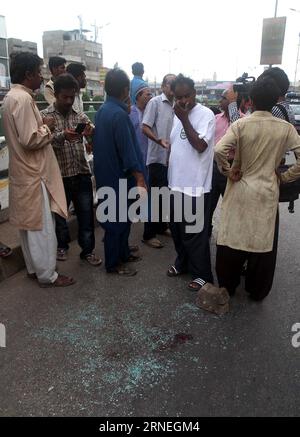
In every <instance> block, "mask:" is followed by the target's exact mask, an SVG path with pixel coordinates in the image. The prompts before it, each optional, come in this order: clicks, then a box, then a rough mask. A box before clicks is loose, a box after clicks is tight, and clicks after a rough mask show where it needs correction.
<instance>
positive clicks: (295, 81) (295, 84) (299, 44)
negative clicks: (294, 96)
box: [294, 33, 300, 90]
mask: <svg viewBox="0 0 300 437" xmlns="http://www.w3.org/2000/svg"><path fill="white" fill-rule="evenodd" d="M299 54H300V33H299V43H298V53H297V61H296V70H295V80H294V87H295V90H296V87H297V73H298V64H299Z"/></svg>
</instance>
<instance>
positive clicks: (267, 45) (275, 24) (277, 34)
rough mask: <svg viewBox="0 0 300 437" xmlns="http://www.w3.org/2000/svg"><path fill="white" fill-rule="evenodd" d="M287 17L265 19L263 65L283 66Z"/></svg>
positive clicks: (262, 46) (262, 50)
mask: <svg viewBox="0 0 300 437" xmlns="http://www.w3.org/2000/svg"><path fill="white" fill-rule="evenodd" d="M285 27H286V17H279V18H265V19H264V25H263V34H262V44H261V59H260V64H261V65H280V64H282V53H283V46H284V37H285Z"/></svg>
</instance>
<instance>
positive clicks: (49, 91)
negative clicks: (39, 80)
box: [44, 79, 56, 105]
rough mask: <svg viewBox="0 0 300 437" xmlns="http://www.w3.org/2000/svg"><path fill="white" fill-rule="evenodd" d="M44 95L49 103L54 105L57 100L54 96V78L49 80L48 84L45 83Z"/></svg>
mask: <svg viewBox="0 0 300 437" xmlns="http://www.w3.org/2000/svg"><path fill="white" fill-rule="evenodd" d="M44 97H45V99H46V101H47V102H48V103H49V105H53V103H54V102H55V100H56V98H55V96H54V82H53V80H52V79H51V80H49V82H47V84H46V85H45V90H44Z"/></svg>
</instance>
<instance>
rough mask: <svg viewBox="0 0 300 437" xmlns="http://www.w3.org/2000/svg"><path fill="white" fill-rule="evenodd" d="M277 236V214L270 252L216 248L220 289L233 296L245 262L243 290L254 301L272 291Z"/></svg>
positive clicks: (261, 298)
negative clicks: (222, 288) (223, 288)
mask: <svg viewBox="0 0 300 437" xmlns="http://www.w3.org/2000/svg"><path fill="white" fill-rule="evenodd" d="M278 234H279V213H277V217H276V225H275V235H274V243H273V250H272V252H267V253H252V252H243V251H241V250H235V249H231V248H230V247H227V246H217V260H216V271H217V277H218V281H219V286H220V287H225V288H226V289H227V290H228V292H229V294H230V295H234V293H235V290H236V288H237V287H238V286H239V284H240V280H241V273H242V270H243V266H244V264H245V262H246V261H247V272H246V278H245V289H246V291H247V292H248V293H250V296H251V297H252V298H253V299H255V300H263V299H264V298H265V297H267V296H268V294H269V293H270V291H271V289H272V285H273V279H274V273H275V268H276V259H277V247H278Z"/></svg>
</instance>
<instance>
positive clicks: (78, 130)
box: [75, 123, 86, 135]
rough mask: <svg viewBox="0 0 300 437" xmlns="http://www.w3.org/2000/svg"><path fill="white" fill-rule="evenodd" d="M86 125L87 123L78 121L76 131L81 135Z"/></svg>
mask: <svg viewBox="0 0 300 437" xmlns="http://www.w3.org/2000/svg"><path fill="white" fill-rule="evenodd" d="M85 127H86V123H78V125H77V126H76V129H75V132H76V133H77V134H79V135H81V134H82V132H83V131H84V129H85Z"/></svg>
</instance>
